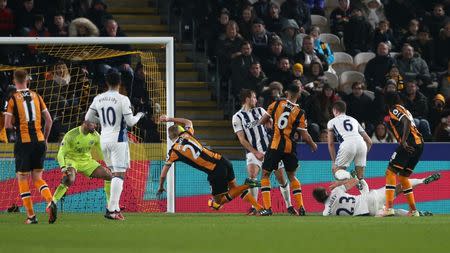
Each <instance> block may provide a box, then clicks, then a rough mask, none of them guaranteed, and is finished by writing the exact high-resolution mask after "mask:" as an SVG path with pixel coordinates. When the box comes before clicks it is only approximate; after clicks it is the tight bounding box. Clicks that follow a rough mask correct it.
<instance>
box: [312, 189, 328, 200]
mask: <svg viewBox="0 0 450 253" xmlns="http://www.w3.org/2000/svg"><path fill="white" fill-rule="evenodd" d="M312 194H313V197H314V199H315V200H316V201H317V202H319V203H325V201H327V199H328V193H327V190H326V189H325V188H323V187H317V188H314V190H313V192H312Z"/></svg>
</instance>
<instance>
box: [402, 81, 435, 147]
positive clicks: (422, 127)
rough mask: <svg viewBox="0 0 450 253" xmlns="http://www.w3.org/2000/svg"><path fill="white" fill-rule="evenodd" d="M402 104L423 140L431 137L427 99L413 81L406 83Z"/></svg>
mask: <svg viewBox="0 0 450 253" xmlns="http://www.w3.org/2000/svg"><path fill="white" fill-rule="evenodd" d="M403 102H404V106H405V108H406V109H408V111H409V112H410V113H411V114H412V117H413V119H414V123H415V124H416V126H417V128H418V130H419V131H420V133H422V135H423V137H424V139H425V140H429V139H430V137H431V129H430V123H429V122H428V120H427V117H428V100H427V97H426V96H425V95H423V94H422V93H421V92H420V91H419V89H418V87H417V82H416V81H415V80H409V81H407V82H406V88H405V92H404V94H403Z"/></svg>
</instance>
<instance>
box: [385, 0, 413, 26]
mask: <svg viewBox="0 0 450 253" xmlns="http://www.w3.org/2000/svg"><path fill="white" fill-rule="evenodd" d="M416 6H418V1H416V0H390V1H389V2H387V3H386V4H385V6H384V7H385V8H384V10H385V11H384V13H385V15H386V18H387V19H388V20H389V22H391V24H392V29H393V30H394V31H400V30H401V29H404V28H405V27H406V26H407V25H408V23H409V21H410V20H411V19H413V18H416V16H417V15H416Z"/></svg>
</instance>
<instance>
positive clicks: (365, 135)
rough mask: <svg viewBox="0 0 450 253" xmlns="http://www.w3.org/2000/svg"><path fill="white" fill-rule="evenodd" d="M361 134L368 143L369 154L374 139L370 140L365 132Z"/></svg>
mask: <svg viewBox="0 0 450 253" xmlns="http://www.w3.org/2000/svg"><path fill="white" fill-rule="evenodd" d="M359 134H360V135H361V136H362V137H363V139H364V142H365V143H366V146H367V152H369V150H370V148H371V147H372V139H370V137H369V136H368V135H367V133H366V132H365V131H364V132H361V133H359Z"/></svg>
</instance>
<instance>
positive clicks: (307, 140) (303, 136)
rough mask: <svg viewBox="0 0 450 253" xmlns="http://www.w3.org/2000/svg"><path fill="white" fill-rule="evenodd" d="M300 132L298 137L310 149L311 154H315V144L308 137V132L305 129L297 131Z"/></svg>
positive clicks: (309, 136)
mask: <svg viewBox="0 0 450 253" xmlns="http://www.w3.org/2000/svg"><path fill="white" fill-rule="evenodd" d="M299 130H300V136H301V137H302V139H303V140H304V141H305V142H306V144H308V145H309V146H310V147H311V150H312V152H315V151H316V150H317V144H316V143H315V142H314V141H313V139H312V138H311V135H309V133H308V130H306V129H303V128H302V129H299Z"/></svg>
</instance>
